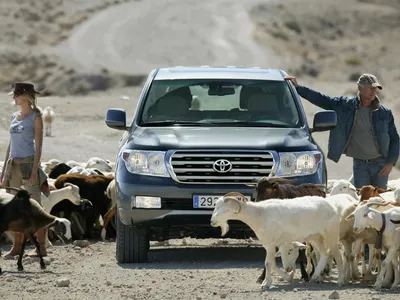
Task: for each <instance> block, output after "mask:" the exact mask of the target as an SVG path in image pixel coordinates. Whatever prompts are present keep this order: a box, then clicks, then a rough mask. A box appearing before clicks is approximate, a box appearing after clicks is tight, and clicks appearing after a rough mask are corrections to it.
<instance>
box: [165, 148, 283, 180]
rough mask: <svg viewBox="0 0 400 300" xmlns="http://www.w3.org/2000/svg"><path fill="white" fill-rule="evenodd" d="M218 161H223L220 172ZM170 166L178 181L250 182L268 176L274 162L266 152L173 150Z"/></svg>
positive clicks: (271, 156)
mask: <svg viewBox="0 0 400 300" xmlns="http://www.w3.org/2000/svg"><path fill="white" fill-rule="evenodd" d="M221 160H223V163H222V164H225V169H224V171H223V172H221V164H218V161H219V162H221ZM226 165H228V166H226ZM171 167H172V170H173V173H174V175H175V176H174V179H175V180H176V181H177V182H180V183H203V184H207V183H219V184H250V183H255V181H257V180H259V179H260V178H261V177H264V176H269V175H270V173H271V172H272V170H274V167H275V161H274V158H273V155H272V154H271V153H270V152H267V151H254V152H250V151H207V152H205V151H204V152H199V151H176V152H175V153H173V154H172V156H171ZM229 168H231V169H230V170H229V171H227V172H226V170H227V169H229Z"/></svg>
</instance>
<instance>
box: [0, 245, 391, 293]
mask: <svg viewBox="0 0 400 300" xmlns="http://www.w3.org/2000/svg"><path fill="white" fill-rule="evenodd" d="M114 252H115V243H114V242H96V241H93V242H91V244H90V245H89V247H87V248H79V247H75V246H73V245H66V246H63V245H55V246H54V247H53V248H52V249H51V250H50V255H49V259H47V260H46V262H47V263H49V265H48V266H47V269H46V270H44V271H42V270H40V268H39V263H38V262H37V261H35V260H34V259H31V258H25V259H24V265H25V271H24V272H18V271H17V270H16V261H13V260H6V261H2V264H1V266H2V268H3V270H4V275H3V276H1V277H0V281H3V284H2V288H1V290H0V299H38V298H40V299H42V300H47V299H52V300H53V299H54V300H55V299H196V300H197V299H225V298H226V299H260V298H261V299H285V300H286V299H287V300H292V299H296V300H298V299H328V298H329V296H330V295H331V294H332V293H334V292H335V291H337V293H338V294H339V296H340V299H356V300H358V299H385V300H386V299H387V300H391V299H393V300H394V299H398V297H399V295H398V292H397V293H396V292H387V291H385V292H378V291H375V290H373V289H372V288H371V286H372V284H373V283H372V281H367V280H365V281H362V282H357V283H355V284H349V285H347V286H345V287H343V288H338V287H337V286H336V272H335V271H336V270H334V272H333V273H334V274H333V276H332V277H328V278H326V282H324V283H322V284H304V283H302V282H300V280H299V277H300V274H299V272H298V273H296V276H295V279H294V281H293V283H292V284H289V283H286V282H282V281H279V278H278V277H276V276H274V284H275V286H274V287H273V288H272V289H270V290H267V291H261V289H260V285H259V284H257V283H256V282H255V281H256V279H257V278H258V276H259V275H260V274H261V271H262V266H263V259H264V255H265V251H264V250H263V248H261V247H260V246H259V245H258V244H257V243H255V242H252V241H250V240H246V241H235V240H225V242H224V243H221V242H220V240H216V239H210V240H200V241H198V240H192V239H184V240H171V241H169V243H167V245H165V243H158V242H152V245H151V250H150V252H149V262H148V263H145V264H124V265H118V264H117V263H116V261H115V259H114ZM64 285H65V286H64Z"/></svg>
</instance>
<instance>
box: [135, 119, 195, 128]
mask: <svg viewBox="0 0 400 300" xmlns="http://www.w3.org/2000/svg"><path fill="white" fill-rule="evenodd" d="M174 125H191V126H198V125H201V124H198V123H196V122H189V121H176V120H164V121H153V122H144V123H142V124H140V125H139V126H148V127H150V126H174Z"/></svg>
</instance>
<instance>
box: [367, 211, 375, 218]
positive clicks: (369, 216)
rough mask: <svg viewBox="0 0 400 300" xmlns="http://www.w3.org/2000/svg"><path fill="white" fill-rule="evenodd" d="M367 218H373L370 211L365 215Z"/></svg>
mask: <svg viewBox="0 0 400 300" xmlns="http://www.w3.org/2000/svg"><path fill="white" fill-rule="evenodd" d="M367 217H368V218H370V219H371V220H372V219H373V218H374V217H373V215H372V211H370V212H368V213H367Z"/></svg>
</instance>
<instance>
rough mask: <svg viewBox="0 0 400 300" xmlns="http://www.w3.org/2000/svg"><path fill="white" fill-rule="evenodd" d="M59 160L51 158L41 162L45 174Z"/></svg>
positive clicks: (59, 161)
mask: <svg viewBox="0 0 400 300" xmlns="http://www.w3.org/2000/svg"><path fill="white" fill-rule="evenodd" d="M60 163H61V160H58V159H55V158H52V159H50V160H49V161H47V162H42V163H41V167H42V169H43V171H44V172H45V173H46V174H49V173H50V171H51V169H53V168H54V167H55V166H56V165H58V164H60Z"/></svg>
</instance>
